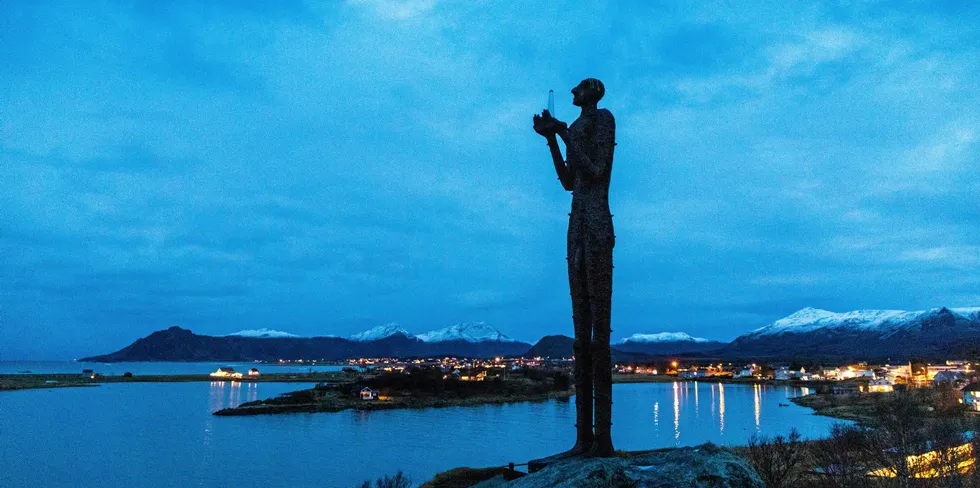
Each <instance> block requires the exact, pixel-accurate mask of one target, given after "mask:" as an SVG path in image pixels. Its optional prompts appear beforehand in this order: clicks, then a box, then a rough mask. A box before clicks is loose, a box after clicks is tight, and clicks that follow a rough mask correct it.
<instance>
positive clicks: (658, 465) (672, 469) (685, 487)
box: [474, 444, 765, 488]
mask: <svg viewBox="0 0 980 488" xmlns="http://www.w3.org/2000/svg"><path fill="white" fill-rule="evenodd" d="M474 487H478V488H552V487H568V488H599V487H610V488H627V487H630V488H645V487H651V488H652V487H657V488H695V487H698V488H701V487H703V488H765V484H764V483H763V482H762V480H761V479H760V478H759V475H758V474H756V473H755V471H754V470H752V468H751V467H749V465H748V464H746V462H745V461H743V460H742V459H741V458H739V457H737V456H735V455H734V454H732V453H731V452H729V451H727V450H725V449H722V448H720V447H717V446H715V445H713V444H704V445H701V446H697V447H686V448H681V449H661V450H656V451H648V452H638V453H629V454H627V455H625V456H624V457H616V458H608V459H595V458H572V459H566V460H562V461H556V462H554V463H553V464H550V465H549V466H548V467H546V468H544V469H542V470H540V471H537V472H535V473H532V474H529V475H527V476H523V477H521V478H519V479H516V480H513V481H505V480H504V479H503V477H502V476H497V477H495V478H492V479H489V480H487V481H484V482H482V483H479V484H477V485H474Z"/></svg>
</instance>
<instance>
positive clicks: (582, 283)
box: [534, 78, 616, 457]
mask: <svg viewBox="0 0 980 488" xmlns="http://www.w3.org/2000/svg"><path fill="white" fill-rule="evenodd" d="M604 94H605V87H604V86H603V85H602V82H601V81H599V80H597V79H595V78H589V79H586V80H583V81H582V82H581V83H579V85H578V86H576V87H575V88H573V89H572V95H573V96H574V99H573V100H572V103H574V104H575V105H576V106H579V107H581V108H582V113H581V115H579V117H578V118H577V119H575V122H572V125H571V126H570V127H569V126H568V125H567V124H566V123H564V122H562V121H560V120H558V119H556V118H555V117H554V116H553V115H552V114H551V113H550V112H549V111H548V110H545V111H543V112H542V113H541V115H535V116H534V131H535V132H537V133H538V134H541V135H542V136H544V138H545V139H547V140H548V147H549V148H550V149H551V158H552V159H553V160H554V163H555V171H557V172H558V180H559V181H561V185H562V187H564V188H565V190H568V191H571V192H572V212H571V213H569V214H568V258H567V259H568V284H569V288H570V289H571V295H572V320H573V322H574V324H575V346H574V347H575V349H574V350H575V414H576V416H575V422H576V424H575V427H576V431H577V432H576V440H575V446H574V447H573V448H572V450H571V451H570V454H575V455H578V454H588V455H591V456H599V457H608V456H612V455H613V454H614V452H613V444H612V436H611V435H610V429H611V427H612V359H611V357H610V351H609V335H610V333H611V332H612V329H611V326H610V309H611V304H612V270H613V264H612V254H613V246H614V245H615V242H616V236H615V235H614V234H613V223H612V215H611V214H610V213H609V176H610V173H611V172H612V162H613V148H614V147H615V146H616V121H615V120H614V119H613V116H612V113H610V112H609V111H608V110H606V109H599V108H598V103H599V100H601V99H602V96H603V95H604ZM559 137H560V138H561V139H562V141H563V142H564V143H565V152H566V153H567V154H566V157H565V158H563V157H562V154H561V149H560V148H559V147H558V138H559ZM593 398H594V402H595V405H594V411H593Z"/></svg>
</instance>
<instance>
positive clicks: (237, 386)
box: [228, 381, 242, 407]
mask: <svg viewBox="0 0 980 488" xmlns="http://www.w3.org/2000/svg"><path fill="white" fill-rule="evenodd" d="M241 404H242V382H241V381H232V382H231V395H230V398H229V399H228V406H229V407H237V406H239V405H241Z"/></svg>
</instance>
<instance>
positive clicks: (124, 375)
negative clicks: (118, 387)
mask: <svg viewBox="0 0 980 488" xmlns="http://www.w3.org/2000/svg"><path fill="white" fill-rule="evenodd" d="M132 377H133V373H130V372H129V371H126V372H125V373H123V378H132Z"/></svg>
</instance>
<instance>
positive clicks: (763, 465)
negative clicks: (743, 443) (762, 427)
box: [748, 428, 805, 488]
mask: <svg viewBox="0 0 980 488" xmlns="http://www.w3.org/2000/svg"><path fill="white" fill-rule="evenodd" d="M804 457H805V446H804V444H803V442H801V439H800V433H799V432H797V430H796V429H795V428H794V429H792V430H790V431H789V436H788V437H783V436H781V435H777V436H776V437H774V438H769V437H767V436H760V435H758V434H753V435H752V437H751V438H750V439H749V446H748V459H749V462H750V463H752V466H753V467H754V468H755V470H756V472H757V473H759V477H760V478H762V481H765V482H766V486H767V487H769V488H783V487H792V486H797V485H798V483H797V482H798V481H799V479H800V475H801V474H802V463H803V459H804Z"/></svg>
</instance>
